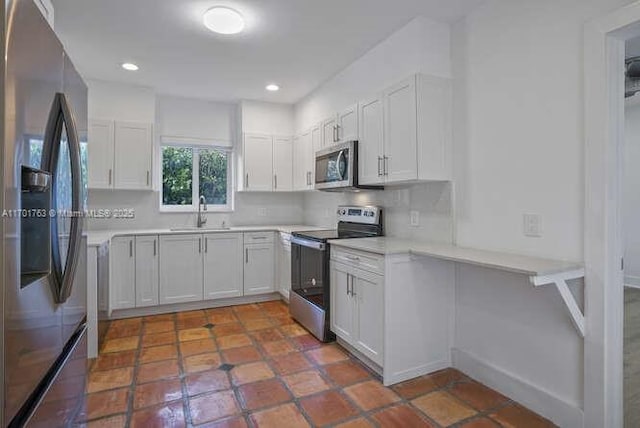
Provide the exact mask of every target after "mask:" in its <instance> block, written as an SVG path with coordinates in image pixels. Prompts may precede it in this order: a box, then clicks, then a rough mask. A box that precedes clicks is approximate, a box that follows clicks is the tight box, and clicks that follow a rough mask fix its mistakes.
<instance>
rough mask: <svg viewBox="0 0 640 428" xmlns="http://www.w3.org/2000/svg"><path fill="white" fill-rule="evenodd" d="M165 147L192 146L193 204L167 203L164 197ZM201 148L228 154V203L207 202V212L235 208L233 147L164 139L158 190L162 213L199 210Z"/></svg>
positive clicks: (161, 148)
mask: <svg viewBox="0 0 640 428" xmlns="http://www.w3.org/2000/svg"><path fill="white" fill-rule="evenodd" d="M164 147H176V148H190V149H191V150H193V157H192V159H191V162H192V170H191V174H192V177H191V183H192V186H191V204H190V205H165V204H164V203H163V202H164V198H163V196H164V195H163V191H164V188H163V183H164V168H163V158H162V156H163V148H164ZM200 150H216V151H219V152H222V153H225V154H226V155H227V203H226V204H225V205H218V204H210V203H207V204H206V210H207V212H210V213H211V212H214V213H215V212H232V211H233V210H234V194H233V188H234V187H233V177H234V174H233V165H234V162H233V156H234V152H233V149H232V148H231V147H224V146H215V145H208V144H193V143H181V142H177V141H176V142H174V141H163V142H161V143H160V161H159V162H158V164H159V168H158V169H159V170H160V171H159V174H158V175H159V177H160V189H159V190H160V191H159V192H158V195H159V198H158V202H159V205H160V212H161V213H193V212H198V203H197V202H198V200H199V199H200ZM194 202H195V203H194Z"/></svg>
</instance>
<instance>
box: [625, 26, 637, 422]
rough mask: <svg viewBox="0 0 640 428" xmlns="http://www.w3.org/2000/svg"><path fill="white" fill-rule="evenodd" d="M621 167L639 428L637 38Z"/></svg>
mask: <svg viewBox="0 0 640 428" xmlns="http://www.w3.org/2000/svg"><path fill="white" fill-rule="evenodd" d="M625 72H626V77H625V105H624V139H623V141H624V142H623V144H624V147H623V150H622V151H623V164H622V165H621V167H622V171H623V172H622V192H621V196H622V198H621V206H622V228H623V230H624V233H623V235H622V236H623V237H624V266H623V268H624V269H623V272H624V327H623V331H624V334H623V338H624V339H623V340H624V342H623V355H624V357H623V362H624V363H623V377H624V379H623V397H624V402H623V404H624V408H623V410H624V426H625V427H638V426H640V168H639V167H638V166H640V37H635V38H633V39H630V40H627V41H626V42H625Z"/></svg>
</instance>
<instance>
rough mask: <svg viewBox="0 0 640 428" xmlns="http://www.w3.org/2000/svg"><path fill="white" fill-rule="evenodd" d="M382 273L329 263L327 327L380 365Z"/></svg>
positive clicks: (382, 303) (381, 358) (382, 327)
mask: <svg viewBox="0 0 640 428" xmlns="http://www.w3.org/2000/svg"><path fill="white" fill-rule="evenodd" d="M383 286H384V276H382V275H379V274H375V273H371V272H366V271H364V270H362V269H358V268H355V267H352V266H347V265H345V264H342V263H338V262H331V308H332V309H331V329H332V331H333V332H334V333H335V334H336V335H338V337H340V338H341V339H342V340H344V341H345V342H347V343H348V344H349V345H351V346H353V347H354V348H355V349H356V350H358V351H360V352H362V353H363V354H364V355H365V356H366V357H368V358H369V359H371V360H372V361H373V362H374V363H376V364H378V365H380V366H382V364H383V337H384V326H383V321H384V290H383Z"/></svg>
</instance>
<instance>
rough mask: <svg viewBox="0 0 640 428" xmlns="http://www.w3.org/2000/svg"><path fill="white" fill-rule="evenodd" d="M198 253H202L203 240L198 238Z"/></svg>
mask: <svg viewBox="0 0 640 428" xmlns="http://www.w3.org/2000/svg"><path fill="white" fill-rule="evenodd" d="M198 252H199V253H201V252H202V238H198Z"/></svg>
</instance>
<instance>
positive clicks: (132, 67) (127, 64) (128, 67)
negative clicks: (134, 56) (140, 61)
mask: <svg viewBox="0 0 640 428" xmlns="http://www.w3.org/2000/svg"><path fill="white" fill-rule="evenodd" d="M122 68H124V69H125V70H127V71H138V70H139V69H140V67H138V66H137V65H135V64H134V63H132V62H125V63H124V64H122Z"/></svg>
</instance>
